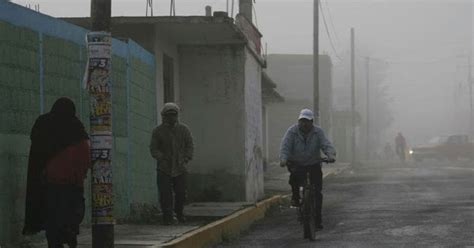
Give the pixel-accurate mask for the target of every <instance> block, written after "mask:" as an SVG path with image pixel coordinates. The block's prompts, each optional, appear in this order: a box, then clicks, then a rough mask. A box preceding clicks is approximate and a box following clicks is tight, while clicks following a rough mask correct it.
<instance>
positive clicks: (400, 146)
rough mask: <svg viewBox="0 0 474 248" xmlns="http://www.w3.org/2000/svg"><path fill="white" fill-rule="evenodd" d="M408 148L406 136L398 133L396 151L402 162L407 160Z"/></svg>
mask: <svg viewBox="0 0 474 248" xmlns="http://www.w3.org/2000/svg"><path fill="white" fill-rule="evenodd" d="M406 149H407V142H406V140H405V137H403V135H402V133H398V135H397V137H395V153H396V154H397V155H398V157H399V158H400V160H401V161H402V162H405V160H406Z"/></svg>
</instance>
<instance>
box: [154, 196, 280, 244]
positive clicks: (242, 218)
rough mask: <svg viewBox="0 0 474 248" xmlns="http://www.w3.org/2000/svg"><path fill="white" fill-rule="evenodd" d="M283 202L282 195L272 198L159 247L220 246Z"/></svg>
mask: <svg viewBox="0 0 474 248" xmlns="http://www.w3.org/2000/svg"><path fill="white" fill-rule="evenodd" d="M281 200H282V195H275V196H272V197H270V198H268V199H265V200H262V201H260V202H258V203H256V204H255V205H254V206H251V207H247V208H245V209H242V210H240V211H237V212H235V213H233V214H231V215H229V216H227V217H225V218H223V219H221V220H218V221H215V222H212V223H210V224H207V225H205V226H203V227H201V228H198V229H196V230H194V231H191V232H189V233H186V234H184V235H183V236H181V237H179V238H177V239H174V240H172V241H170V242H169V243H165V244H162V245H161V246H157V247H167V248H171V247H173V248H179V247H208V246H211V245H215V244H219V243H221V242H222V241H223V240H224V239H226V238H229V237H234V236H237V235H239V234H240V232H241V231H243V230H245V229H247V228H248V227H249V226H250V225H252V224H253V223H254V222H256V221H258V220H260V219H263V218H264V217H265V213H266V212H267V210H268V208H270V207H271V206H273V205H274V204H277V203H279V202H281Z"/></svg>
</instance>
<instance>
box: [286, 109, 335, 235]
mask: <svg viewBox="0 0 474 248" xmlns="http://www.w3.org/2000/svg"><path fill="white" fill-rule="evenodd" d="M313 120H314V114H313V111H311V110H309V109H303V110H301V112H300V115H299V118H298V124H295V125H292V126H291V127H290V128H289V129H288V131H286V134H285V136H284V137H283V141H282V143H281V148H280V166H281V167H285V166H287V167H288V171H289V172H290V180H289V184H290V185H291V192H292V197H291V205H292V206H299V205H300V194H299V188H300V186H302V185H303V183H304V180H305V175H306V170H308V169H309V171H310V180H311V184H313V185H314V186H315V188H316V190H315V192H316V197H315V198H316V213H315V216H316V227H317V228H318V229H322V228H323V226H322V224H321V207H322V203H323V195H322V193H321V190H322V186H323V174H322V171H321V162H320V161H321V151H322V152H323V153H324V154H325V155H326V156H327V158H328V162H330V163H333V162H335V158H336V150H335V148H334V146H333V145H332V144H331V142H330V141H329V140H328V139H327V138H326V135H325V134H324V131H323V129H321V127H319V126H317V125H315V124H314V123H313Z"/></svg>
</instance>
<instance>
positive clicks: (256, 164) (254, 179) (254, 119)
mask: <svg viewBox="0 0 474 248" xmlns="http://www.w3.org/2000/svg"><path fill="white" fill-rule="evenodd" d="M245 55H246V56H245V110H246V111H245V113H246V115H245V119H246V122H245V127H246V132H245V137H246V141H245V158H246V168H245V173H246V199H247V200H248V201H256V200H258V199H261V198H262V197H263V131H262V129H263V120H262V69H261V66H260V65H259V64H258V62H257V61H256V60H255V58H254V57H253V56H252V55H251V54H250V52H249V51H248V50H247V49H246V52H245Z"/></svg>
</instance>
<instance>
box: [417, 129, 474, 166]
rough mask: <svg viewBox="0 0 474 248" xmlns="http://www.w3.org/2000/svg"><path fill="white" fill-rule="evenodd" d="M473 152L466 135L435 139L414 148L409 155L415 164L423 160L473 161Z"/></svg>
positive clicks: (471, 144)
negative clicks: (462, 159)
mask: <svg viewBox="0 0 474 248" xmlns="http://www.w3.org/2000/svg"><path fill="white" fill-rule="evenodd" d="M473 151H474V144H473V143H471V142H469V137H468V136H467V135H451V136H442V137H435V138H433V139H431V140H430V141H429V142H428V144H427V145H426V146H419V147H414V148H412V149H411V150H410V155H411V157H412V158H413V159H414V160H415V161H417V162H420V161H422V160H424V159H437V160H444V159H449V160H457V159H461V158H464V159H473V158H474V153H473Z"/></svg>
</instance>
